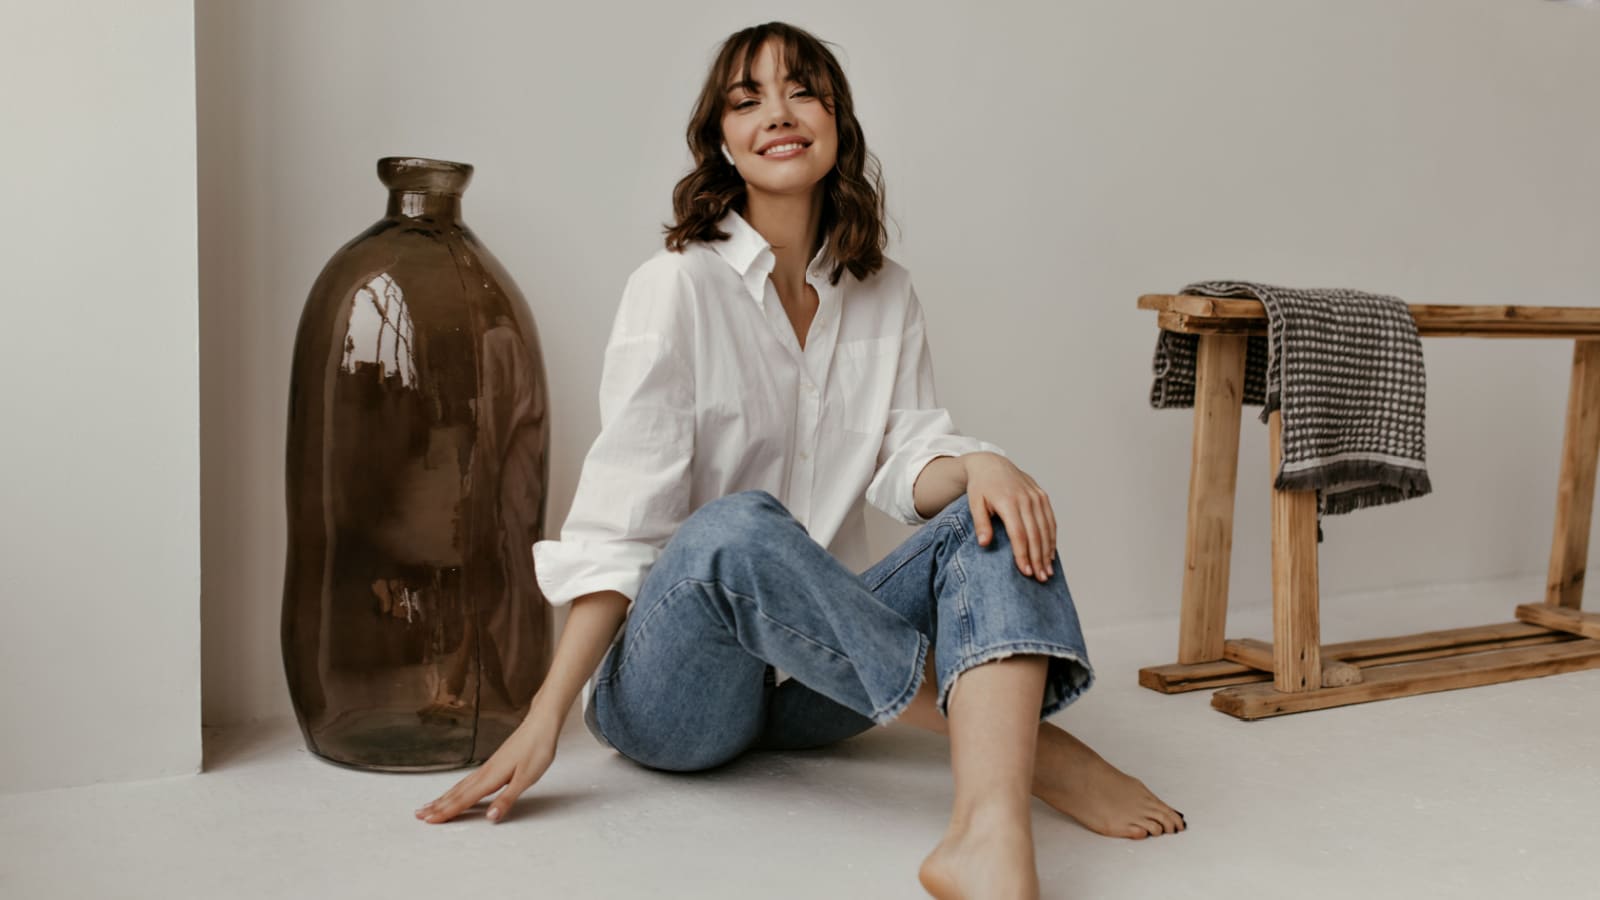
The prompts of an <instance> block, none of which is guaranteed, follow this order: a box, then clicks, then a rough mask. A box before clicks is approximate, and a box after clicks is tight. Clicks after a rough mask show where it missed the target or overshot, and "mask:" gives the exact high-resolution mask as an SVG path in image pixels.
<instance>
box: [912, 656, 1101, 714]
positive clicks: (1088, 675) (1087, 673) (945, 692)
mask: <svg viewBox="0 0 1600 900" xmlns="http://www.w3.org/2000/svg"><path fill="white" fill-rule="evenodd" d="M1019 653H1029V654H1038V655H1041V656H1049V657H1052V658H1055V659H1065V660H1068V661H1069V662H1075V663H1077V664H1078V665H1080V666H1082V667H1083V671H1084V679H1083V683H1082V684H1080V685H1078V686H1077V688H1076V689H1075V690H1074V689H1073V688H1072V686H1071V685H1070V684H1069V685H1064V686H1063V690H1062V692H1061V696H1060V697H1058V698H1056V700H1055V701H1053V702H1049V703H1045V704H1044V705H1043V706H1042V707H1041V708H1040V710H1039V720H1040V721H1044V720H1045V719H1048V718H1050V717H1051V716H1053V715H1055V714H1056V713H1058V712H1060V711H1062V710H1063V709H1066V708H1067V706H1068V704H1070V703H1072V702H1073V701H1074V700H1077V699H1078V698H1079V697H1081V696H1083V694H1084V692H1085V691H1087V690H1089V688H1090V687H1092V686H1094V667H1093V666H1091V665H1090V664H1089V660H1088V659H1087V658H1085V657H1084V655H1083V654H1082V653H1081V652H1080V651H1079V650H1078V649H1077V648H1075V647H1068V646H1065V645H1063V644H1052V643H1046V642H1044V641H1009V642H1007V643H1004V644H997V645H995V646H993V647H989V648H986V649H985V650H983V651H981V652H978V653H974V654H972V655H971V656H967V657H963V658H962V659H961V660H960V661H958V662H957V663H956V666H955V672H954V674H952V675H951V676H950V680H949V682H947V683H945V684H943V685H941V686H940V688H939V700H938V707H939V712H940V713H941V714H942V715H943V716H944V717H945V718H946V719H948V718H950V708H949V707H950V692H951V691H952V690H953V689H954V688H955V686H956V680H957V679H958V678H960V677H961V675H962V674H963V673H965V672H966V671H967V670H969V669H972V668H974V667H975V666H979V665H982V664H983V663H986V662H993V661H995V660H997V659H1005V658H1006V657H1008V656H1016V655H1017V654H1019ZM1049 695H1050V682H1049V680H1048V677H1047V678H1046V681H1045V695H1044V696H1045V697H1049Z"/></svg>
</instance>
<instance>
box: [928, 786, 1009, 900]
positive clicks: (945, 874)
mask: <svg viewBox="0 0 1600 900" xmlns="http://www.w3.org/2000/svg"><path fill="white" fill-rule="evenodd" d="M917 880H918V881H920V882H922V887H923V888H924V889H925V890H927V892H928V893H929V894H931V895H933V896H934V897H936V898H938V900H986V898H990V897H993V898H996V900H1038V898H1039V873H1038V870H1037V868H1036V867H1035V865H1034V859H1033V826H1032V823H1031V822H1030V821H1029V818H1028V810H1027V808H1026V807H1024V808H1022V809H1020V810H1017V811H1015V812H1011V811H1007V810H1005V809H1001V808H994V809H986V810H982V811H979V812H977V813H974V814H973V816H972V817H971V818H970V819H969V820H968V822H967V823H966V824H965V825H964V826H961V825H957V823H956V822H955V820H953V819H952V820H951V823H950V829H949V830H948V831H946V832H945V834H944V839H943V840H941V841H939V845H938V846H937V847H934V848H933V852H932V853H929V854H928V858H927V859H924V860H923V861H922V867H921V868H920V869H918V870H917Z"/></svg>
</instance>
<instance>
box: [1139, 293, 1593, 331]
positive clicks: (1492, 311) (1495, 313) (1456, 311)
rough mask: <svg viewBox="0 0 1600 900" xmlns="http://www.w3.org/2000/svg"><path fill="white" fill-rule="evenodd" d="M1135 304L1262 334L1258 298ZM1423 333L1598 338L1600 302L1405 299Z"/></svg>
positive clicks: (1185, 325)
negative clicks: (1480, 303) (1462, 302)
mask: <svg viewBox="0 0 1600 900" xmlns="http://www.w3.org/2000/svg"><path fill="white" fill-rule="evenodd" d="M1139 308H1140V309H1150V310H1155V311H1157V312H1158V313H1159V314H1160V315H1159V316H1158V323H1159V324H1160V325H1161V327H1162V328H1164V329H1166V330H1168V331H1181V332H1186V333H1193V334H1255V333H1259V334H1265V331H1264V328H1265V326H1266V311H1265V309H1264V308H1263V307H1262V305H1261V303H1260V301H1258V300H1250V299H1244V298H1237V299H1219V298H1213V297H1194V296H1187V295H1183V294H1145V295H1144V296H1142V297H1140V298H1139ZM1410 309H1411V317H1412V319H1413V320H1414V321H1415V322H1416V323H1417V332H1418V333H1419V334H1421V335H1423V336H1425V337H1525V338H1535V337H1565V338H1580V337H1591V338H1600V308H1595V307H1588V306H1504V305H1486V306H1461V305H1446V304H1425V303H1413V304H1410Z"/></svg>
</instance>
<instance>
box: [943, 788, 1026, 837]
mask: <svg viewBox="0 0 1600 900" xmlns="http://www.w3.org/2000/svg"><path fill="white" fill-rule="evenodd" d="M1031 800H1032V795H1031V794H1030V795H1028V796H1027V797H1023V798H1021V799H1018V798H1014V797H1008V796H1003V795H1002V796H998V797H997V796H990V797H986V798H984V799H982V800H976V801H971V802H967V803H961V802H957V803H956V806H955V809H954V811H952V812H951V814H950V828H949V830H950V831H951V833H953V834H967V833H969V832H970V833H974V834H983V833H987V832H992V831H995V830H1000V829H1014V828H1020V829H1024V830H1031V828H1032V822H1033V819H1032V810H1031V807H1030V803H1031Z"/></svg>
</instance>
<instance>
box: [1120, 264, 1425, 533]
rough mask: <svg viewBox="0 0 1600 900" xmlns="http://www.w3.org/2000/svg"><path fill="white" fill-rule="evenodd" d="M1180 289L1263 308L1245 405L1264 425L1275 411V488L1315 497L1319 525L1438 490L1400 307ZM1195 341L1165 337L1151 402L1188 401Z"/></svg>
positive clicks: (1414, 343)
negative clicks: (1278, 460)
mask: <svg viewBox="0 0 1600 900" xmlns="http://www.w3.org/2000/svg"><path fill="white" fill-rule="evenodd" d="M1180 293H1184V294H1196V295H1200V296H1206V297H1253V298H1255V299H1257V300H1260V301H1261V303H1262V304H1263V305H1264V306H1265V307H1266V312H1267V335H1266V336H1265V337H1255V336H1252V337H1250V338H1249V339H1248V343H1247V350H1246V356H1245V379H1244V402H1245V403H1246V404H1250V405H1260V406H1261V407H1262V410H1261V421H1263V422H1265V421H1267V417H1268V416H1269V415H1271V413H1272V411H1273V410H1275V409H1279V410H1282V419H1283V463H1282V466H1281V467H1280V468H1279V470H1278V472H1277V476H1276V479H1275V481H1274V484H1275V486H1276V487H1278V488H1279V489H1283V490H1313V489H1314V490H1316V491H1317V513H1318V516H1319V518H1320V517H1321V516H1323V515H1338V514H1340V513H1347V512H1350V511H1352V510H1356V509H1361V508H1363V507H1367V506H1380V505H1382V504H1386V503H1394V502H1397V501H1400V500H1407V499H1410V498H1412V497H1421V496H1422V495H1424V494H1427V493H1428V492H1429V491H1431V490H1432V489H1433V487H1432V485H1431V484H1430V483H1429V481H1428V471H1427V468H1426V466H1425V464H1424V460H1425V453H1424V442H1423V424H1424V402H1425V400H1426V396H1427V379H1426V377H1425V375H1424V373H1423V367H1422V341H1421V339H1420V338H1419V337H1418V336H1417V326H1416V322H1414V321H1413V320H1412V318H1411V310H1410V309H1409V308H1408V307H1407V306H1406V304H1405V303H1404V302H1403V301H1401V300H1399V299H1397V298H1395V297H1389V296H1385V295H1382V294H1368V293H1363V292H1361V291H1351V290H1343V289H1309V290H1300V289H1296V288H1286V287H1278V286H1276V285H1269V284H1255V283H1251V282H1245V281H1202V282H1197V283H1195V284H1191V285H1189V286H1188V287H1185V288H1184V289H1183V290H1182V291H1181V292H1180ZM1197 344H1198V336H1197V335H1192V334H1179V333H1177V332H1171V331H1166V330H1163V331H1162V332H1161V335H1160V338H1159V339H1158V340H1157V342H1156V354H1155V384H1154V386H1152V388H1151V390H1150V405H1151V406H1154V407H1155V408H1157V409H1166V408H1171V407H1187V406H1193V405H1194V385H1195V348H1196V346H1197ZM1320 533H1321V529H1320V527H1319V529H1318V534H1319V539H1320Z"/></svg>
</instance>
